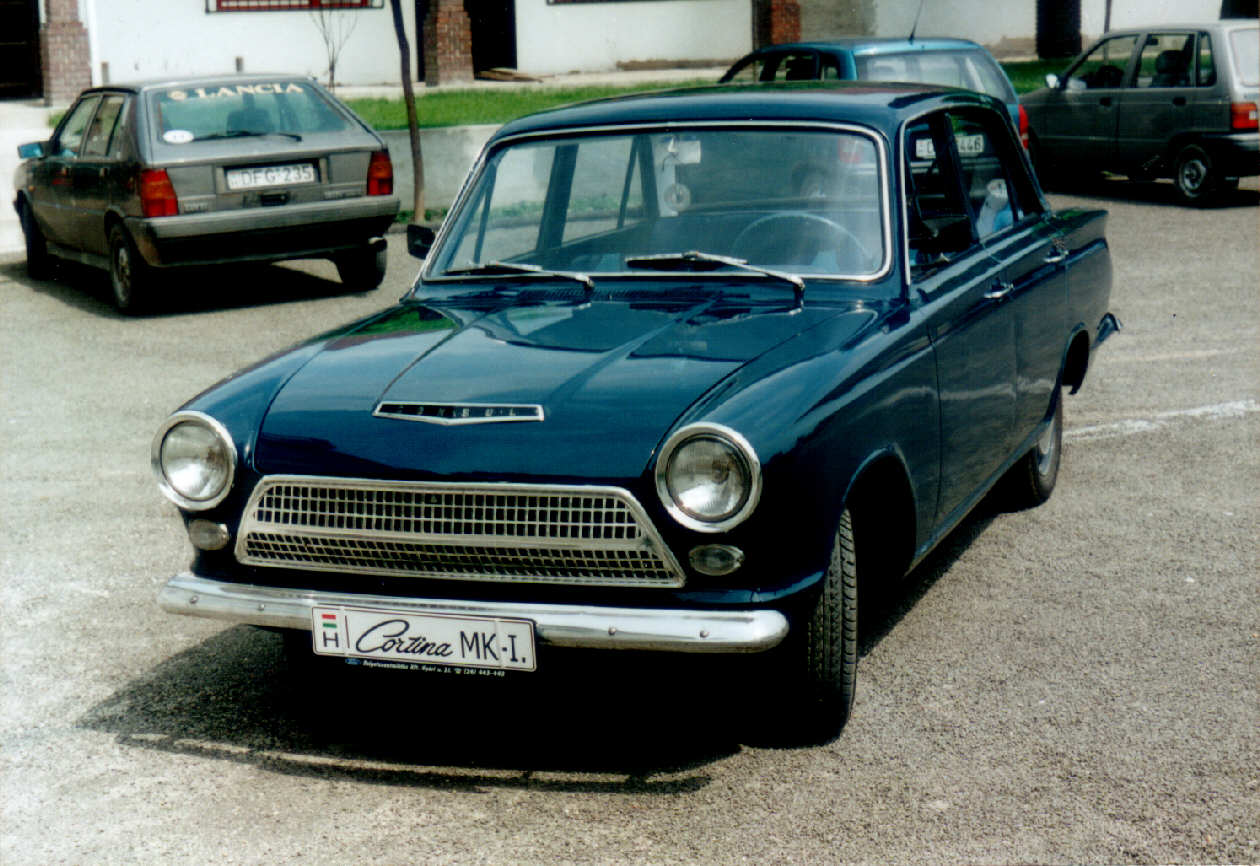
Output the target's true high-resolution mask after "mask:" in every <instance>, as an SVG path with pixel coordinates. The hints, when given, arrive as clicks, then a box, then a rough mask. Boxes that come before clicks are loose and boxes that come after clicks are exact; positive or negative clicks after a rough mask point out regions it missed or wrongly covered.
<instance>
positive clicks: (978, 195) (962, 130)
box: [950, 114, 1015, 240]
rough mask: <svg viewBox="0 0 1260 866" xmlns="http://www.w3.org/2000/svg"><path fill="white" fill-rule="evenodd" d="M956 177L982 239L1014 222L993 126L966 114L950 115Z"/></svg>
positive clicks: (1006, 175)
mask: <svg viewBox="0 0 1260 866" xmlns="http://www.w3.org/2000/svg"><path fill="white" fill-rule="evenodd" d="M950 128H951V130H952V132H953V136H954V149H955V151H956V152H957V153H958V175H959V177H960V178H961V179H962V188H963V190H964V192H965V194H966V196H967V202H968V205H969V209H970V211H971V219H972V222H973V224H974V225H975V229H976V236H977V237H979V238H980V239H981V240H983V239H984V238H986V237H988V236H989V235H992V234H996V233H997V232H999V231H1001V230H1002V229H1004V228H1006V227H1007V226H1010V225H1012V224H1013V223H1014V222H1015V209H1014V202H1013V201H1012V200H1011V199H1012V196H1011V188H1010V184H1009V182H1008V181H1009V175H1008V172H1007V170H1006V165H1005V164H1004V159H1003V158H1004V156H1005V153H1004V150H1003V148H1002V139H1001V137H1000V136H999V135H997V134H996V133H997V132H998V131H997V130H994V129H993V127H992V124H990V123H985V122H984V121H983V120H982V119H981V118H978V117H971V116H968V115H965V114H953V115H950Z"/></svg>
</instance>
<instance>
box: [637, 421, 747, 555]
mask: <svg viewBox="0 0 1260 866" xmlns="http://www.w3.org/2000/svg"><path fill="white" fill-rule="evenodd" d="M760 484H761V473H760V466H759V464H758V462H757V455H756V454H755V453H754V452H753V450H752V446H750V445H749V444H748V442H747V441H746V440H745V439H744V438H743V437H742V436H740V435H739V434H738V433H736V432H735V431H734V430H730V429H728V428H725V427H720V426H718V425H714V424H693V425H691V426H688V427H684V428H683V429H681V430H679V431H678V432H677V433H675V434H674V435H673V436H672V437H670V439H669V441H668V442H666V443H665V447H664V448H663V449H662V450H661V456H660V459H659V461H658V462H657V467H656V487H657V493H658V494H659V495H660V497H661V501H662V502H663V503H664V505H665V507H666V509H668V510H669V512H670V514H672V515H673V516H674V519H676V520H677V521H678V522H680V523H682V524H683V525H684V526H688V527H690V528H692V529H698V530H700V531H701V532H724V531H726V530H728V529H730V528H731V527H733V526H735V525H736V524H738V523H740V522H741V521H743V520H744V518H746V517H747V516H748V515H749V514H750V513H752V510H753V508H754V507H755V506H756V504H757V497H758V495H759V492H760Z"/></svg>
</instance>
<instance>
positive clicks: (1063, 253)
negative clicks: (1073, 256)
mask: <svg viewBox="0 0 1260 866" xmlns="http://www.w3.org/2000/svg"><path fill="white" fill-rule="evenodd" d="M1067 257H1068V252H1067V250H1061V249H1059V248H1057V247H1055V248H1054V249H1052V250H1050V252H1048V253H1046V258H1045V263H1046V264H1048V265H1057V264H1058V263H1059V262H1061V261H1063V260H1064V259H1066V258H1067Z"/></svg>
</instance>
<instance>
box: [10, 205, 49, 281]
mask: <svg viewBox="0 0 1260 866" xmlns="http://www.w3.org/2000/svg"><path fill="white" fill-rule="evenodd" d="M18 219H19V221H20V222H21V223H22V234H23V236H24V237H25V239H26V273H27V274H29V275H30V277H31V279H33V280H46V279H48V277H49V276H51V275H52V256H50V255H49V254H48V242H47V241H46V240H44V233H43V232H42V231H40V228H39V223H38V222H36V221H35V214H33V213H31V208H30V205H28V204H26V203H25V202H23V203H22V205H21V206H20V209H19V213H18Z"/></svg>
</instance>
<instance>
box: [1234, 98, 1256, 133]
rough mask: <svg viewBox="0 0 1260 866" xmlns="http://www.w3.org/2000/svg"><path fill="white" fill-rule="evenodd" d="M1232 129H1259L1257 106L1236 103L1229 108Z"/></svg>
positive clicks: (1249, 103) (1247, 103)
mask: <svg viewBox="0 0 1260 866" xmlns="http://www.w3.org/2000/svg"><path fill="white" fill-rule="evenodd" d="M1229 114H1230V122H1229V126H1230V128H1231V129H1258V128H1260V125H1257V123H1256V104H1255V103H1254V102H1235V103H1234V104H1233V105H1231V106H1230V107H1229Z"/></svg>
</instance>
